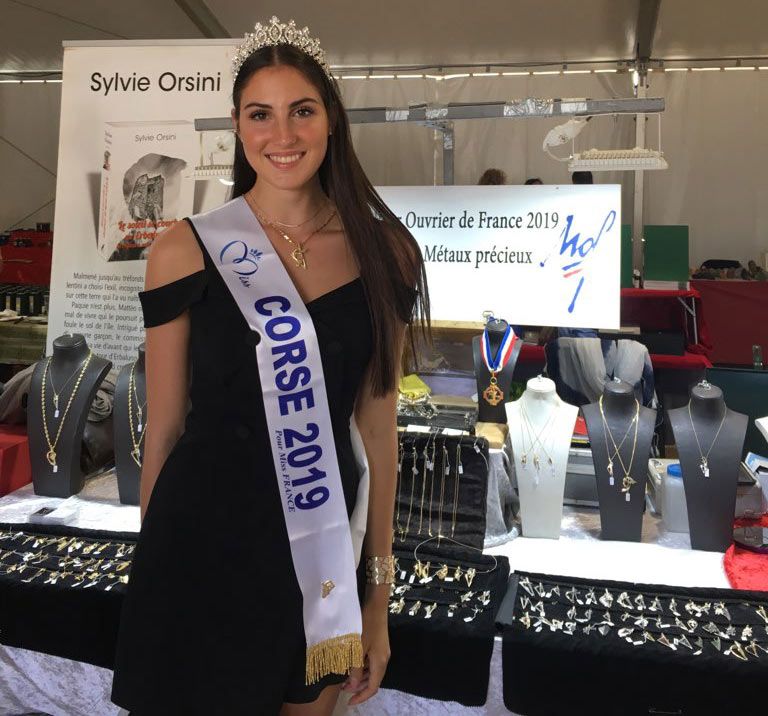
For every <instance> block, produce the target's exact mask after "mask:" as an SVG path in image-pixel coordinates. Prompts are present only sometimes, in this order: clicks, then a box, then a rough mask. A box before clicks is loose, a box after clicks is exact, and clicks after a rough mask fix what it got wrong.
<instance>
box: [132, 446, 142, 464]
mask: <svg viewBox="0 0 768 716" xmlns="http://www.w3.org/2000/svg"><path fill="white" fill-rule="evenodd" d="M131 457H132V458H133V461H134V462H135V463H136V464H137V465H138V466H139V467H141V452H140V450H139V448H134V449H133V450H131Z"/></svg>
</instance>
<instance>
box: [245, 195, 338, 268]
mask: <svg viewBox="0 0 768 716" xmlns="http://www.w3.org/2000/svg"><path fill="white" fill-rule="evenodd" d="M245 197H246V201H247V203H248V206H250V207H251V211H253V213H254V215H255V216H256V218H257V219H258V220H259V221H260V222H262V223H263V224H267V225H268V226H271V227H272V228H273V229H274V230H275V231H277V233H278V234H280V236H282V237H283V238H284V239H285V240H286V241H287V242H288V243H289V244H291V246H293V247H294V249H293V251H291V254H290V256H291V258H292V259H293V263H295V264H296V266H298V267H299V268H302V269H306V268H307V259H306V258H305V255H306V254H307V249H306V248H305V247H306V245H307V242H308V241H309V240H310V239H311V238H312V237H313V236H314V235H315V234H318V233H320V232H321V231H322V230H323V229H324V228H325V227H326V226H328V224H330V223H331V221H332V220H333V217H334V216H336V210H335V209H334V210H333V211H332V212H331V214H330V216H329V217H328V218H327V219H326V220H325V221H324V222H323V223H322V224H321V225H320V226H318V227H317V228H316V229H315V230H314V231H312V232H311V233H310V234H309V236H307V238H306V239H304V241H294V240H293V239H292V238H291V237H290V236H288V234H286V233H285V232H284V231H283V230H282V229H281V228H280V227H279V226H277V225H276V224H275V223H274V222H272V221H270V220H269V219H267V218H266V217H264V216H262V215H261V214H260V213H259V212H258V211H257V210H256V208H255V207H254V205H253V204H252V203H251V202H252V200H251V199H249V198H248V195H247V194H246V195H245Z"/></svg>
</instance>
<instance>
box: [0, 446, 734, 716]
mask: <svg viewBox="0 0 768 716" xmlns="http://www.w3.org/2000/svg"><path fill="white" fill-rule="evenodd" d="M498 452H499V453H500V451H498ZM492 458H493V456H492ZM497 459H498V460H501V458H500V457H498V458H497ZM504 489H505V488H504V486H503V485H500V484H498V483H497V484H494V485H493V486H492V485H491V484H489V502H491V500H495V499H498V500H499V504H501V501H503V500H504V499H506V497H505V496H502V495H500V493H499V492H498V491H499V490H502V491H503V490H504ZM497 495H499V496H498V497H497ZM69 501H70V502H69V504H72V505H75V507H76V519H75V521H74V522H73V525H75V526H78V527H87V528H92V529H112V530H119V531H135V530H137V529H138V527H139V511H138V507H131V506H125V505H120V504H119V502H118V500H117V485H116V481H115V478H114V475H112V474H107V475H105V476H102V477H99V478H96V479H94V480H90V481H89V482H88V483H87V484H86V487H85V489H84V490H83V492H81V493H80V495H79V496H77V497H71V498H69ZM61 502H62V500H56V499H54V498H49V497H38V496H35V495H34V494H33V492H32V488H31V486H27V487H24V488H21V489H20V490H17V491H16V492H14V493H12V494H11V495H6V496H5V497H3V498H0V522H22V521H25V520H26V518H27V516H28V515H29V514H30V513H32V512H34V511H35V510H37V509H39V508H40V507H41V506H43V505H53V504H60V503H61ZM599 526H600V520H599V513H598V512H597V510H596V509H590V508H579V509H576V508H566V509H565V511H564V517H563V526H562V532H561V538H560V539H559V540H545V539H529V538H524V537H518V538H517V539H514V540H512V541H510V542H507V543H506V544H501V545H497V546H494V547H490V548H488V549H487V550H486V552H488V553H490V554H496V555H504V556H506V557H508V558H509V561H510V566H511V568H512V569H513V570H516V569H517V570H522V571H530V572H542V573H546V574H555V575H567V576H576V577H586V578H593V579H615V580H620V581H622V580H623V581H634V582H645V583H652V584H669V585H674V586H683V587H723V588H727V587H728V586H729V585H728V581H727V578H726V575H725V571H724V569H723V562H722V560H723V558H722V555H721V554H719V553H716V552H701V551H697V550H691V549H690V542H689V540H688V536H687V535H685V534H679V533H667V532H665V531H664V530H663V527H662V525H661V522H660V520H659V519H657V518H655V517H653V516H652V515H650V514H648V513H646V515H645V517H644V523H643V542H640V543H634V542H605V541H602V540H600V538H599ZM211 658H215V655H211ZM111 682H112V673H111V672H110V671H109V670H107V669H102V668H98V667H95V666H91V665H89V664H83V663H79V662H73V661H69V660H67V659H61V658H58V657H53V656H49V655H47V654H40V653H37V652H31V651H26V650H24V649H16V648H11V647H5V646H2V645H0V716H16V715H17V714H21V713H26V712H33V711H36V712H42V713H46V714H51V716H117V715H118V714H119V713H120V709H118V708H117V707H115V706H113V705H112V704H111V703H110V701H109V693H110V688H111ZM501 684H502V682H501V639H500V638H497V639H496V642H495V645H494V650H493V657H492V662H491V676H490V681H489V688H488V701H487V703H486V705H485V706H483V707H480V708H468V707H464V706H461V705H460V704H456V703H451V702H441V701H432V700H430V699H422V698H418V697H415V696H412V695H410V694H402V693H400V692H397V691H393V690H382V691H380V692H379V693H378V694H377V695H376V696H375V697H374V698H372V699H370V700H369V701H368V702H367V703H365V704H363V705H361V706H358V707H354V708H350V709H346V708H345V706H344V705H343V704H340V706H339V708H338V709H337V712H336V714H337V716H341V714H344V713H345V712H346V713H348V714H349V715H350V716H384V715H385V714H386V716H399V715H401V714H402V716H420V715H421V714H424V716H427V715H428V714H429V715H430V716H432V715H433V714H438V715H445V716H465V715H466V716H469V715H470V714H483V715H484V716H497V715H499V714H508V713H509V712H508V711H507V710H506V709H505V708H504V704H503V702H502V686H501Z"/></svg>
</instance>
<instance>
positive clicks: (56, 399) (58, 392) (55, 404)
mask: <svg viewBox="0 0 768 716" xmlns="http://www.w3.org/2000/svg"><path fill="white" fill-rule="evenodd" d="M81 367H82V364H81V365H79V366H77V368H75V369H74V370H73V371H72V375H70V376H69V378H67V380H66V381H65V382H64V385H62V386H61V390H56V386H55V385H54V382H53V371H51V372H50V373H49V374H48V380H50V381H51V390H52V391H53V409H54V412H53V417H54V418H58V417H59V396H60V395H61V394H62V393H63V392H64V389H65V388H66V387H67V386H68V385H69V382H70V381H71V380H72V378H74V377H75V375H77V371H79V370H80V368H81Z"/></svg>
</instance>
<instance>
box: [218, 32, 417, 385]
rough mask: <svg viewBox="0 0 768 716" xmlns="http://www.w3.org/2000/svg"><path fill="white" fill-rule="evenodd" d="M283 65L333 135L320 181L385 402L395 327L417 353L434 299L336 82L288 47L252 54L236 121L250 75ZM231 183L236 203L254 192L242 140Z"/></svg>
mask: <svg viewBox="0 0 768 716" xmlns="http://www.w3.org/2000/svg"><path fill="white" fill-rule="evenodd" d="M275 65H286V66H288V67H293V68H295V69H297V70H299V71H300V72H301V73H302V74H303V75H304V76H305V77H306V78H307V80H308V81H309V82H311V83H312V84H313V85H314V86H315V88H316V89H317V90H318V92H319V93H320V96H321V97H322V100H323V104H324V105H325V109H326V112H327V113H328V119H329V124H330V129H331V132H332V134H331V136H329V137H328V150H327V152H326V154H325V158H324V159H323V162H322V164H321V165H320V168H319V169H318V175H319V179H320V185H321V187H322V189H323V191H324V192H325V193H326V194H327V195H328V197H329V198H330V199H331V201H333V202H334V204H336V207H337V209H338V212H339V218H340V219H341V222H342V224H343V226H344V230H345V232H346V234H347V237H348V240H349V243H350V245H351V247H352V250H353V252H354V254H355V258H356V259H357V263H358V265H359V267H360V277H361V279H362V282H363V286H364V287H365V292H366V295H367V298H368V307H369V311H370V315H371V323H372V327H373V354H372V358H371V366H370V368H371V371H370V373H371V383H372V385H371V390H372V393H373V395H375V396H383V395H384V394H386V393H387V392H389V391H391V390H392V389H394V387H395V385H396V384H397V379H398V375H399V366H398V365H397V356H396V355H395V343H396V340H397V326H398V321H402V322H404V323H406V324H407V325H408V337H409V339H410V343H411V347H412V348H413V347H414V330H413V324H414V319H417V320H418V321H419V323H420V327H421V331H420V334H421V337H422V338H424V339H428V336H429V296H428V293H427V279H426V274H425V271H424V261H423V259H422V256H421V251H420V249H419V245H418V244H417V243H416V240H415V239H414V238H413V236H412V235H411V232H410V231H408V229H406V228H405V226H404V225H403V223H402V222H401V221H400V220H399V219H398V218H397V217H396V216H395V215H394V214H393V213H392V211H391V210H390V209H389V207H388V206H387V205H386V204H385V203H384V202H383V201H382V199H381V197H380V196H379V195H378V194H377V193H376V190H375V189H374V188H373V186H372V185H371V182H370V181H369V180H368V177H367V176H366V175H365V172H364V171H363V168H362V167H361V166H360V162H359V160H358V158H357V155H356V154H355V150H354V147H353V146H352V137H351V135H350V131H349V121H348V119H347V115H346V112H345V111H344V106H343V104H342V102H341V97H340V95H339V89H338V86H337V84H336V81H335V80H333V79H332V78H329V77H328V76H327V75H326V74H325V72H324V71H323V69H322V68H321V67H320V65H318V64H317V63H316V62H315V61H314V60H313V59H312V58H311V57H310V56H309V55H307V54H306V53H304V52H302V51H301V50H298V49H297V48H295V47H293V46H291V45H285V44H281V45H272V46H269V47H263V48H261V49H260V50H257V51H256V52H254V53H253V54H252V55H251V56H250V57H248V59H247V60H246V61H245V62H244V63H243V65H242V67H241V68H240V70H239V72H238V74H237V77H236V79H235V84H234V87H233V90H232V101H233V104H234V107H235V112H236V113H237V114H238V115H239V112H240V98H241V96H242V92H243V88H244V87H245V85H246V84H247V82H248V80H249V79H250V77H251V75H253V74H254V73H255V72H257V71H258V70H260V69H262V68H264V67H273V66H275ZM232 179H233V181H234V186H233V187H232V198H235V197H238V196H241V195H242V194H245V193H246V192H247V191H249V190H250V189H251V187H252V186H253V185H254V183H255V181H256V172H255V171H254V170H253V168H252V167H251V165H250V164H249V163H248V160H247V159H246V157H245V152H244V151H243V145H242V142H241V141H240V138H239V137H238V138H237V139H236V142H235V160H234V169H233V175H232Z"/></svg>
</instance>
